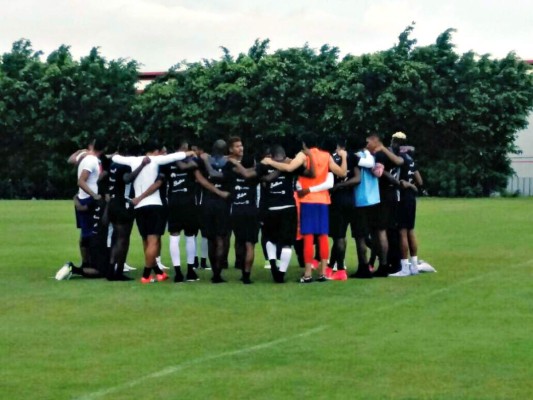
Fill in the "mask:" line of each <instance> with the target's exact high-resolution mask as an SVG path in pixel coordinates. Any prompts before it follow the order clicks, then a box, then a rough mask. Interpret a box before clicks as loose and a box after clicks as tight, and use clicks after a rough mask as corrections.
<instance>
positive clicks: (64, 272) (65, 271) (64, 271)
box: [56, 263, 72, 281]
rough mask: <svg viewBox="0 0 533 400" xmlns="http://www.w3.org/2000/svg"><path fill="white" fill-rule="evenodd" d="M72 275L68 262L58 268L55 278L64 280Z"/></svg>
mask: <svg viewBox="0 0 533 400" xmlns="http://www.w3.org/2000/svg"><path fill="white" fill-rule="evenodd" d="M71 276H72V267H71V266H70V263H65V265H63V266H62V267H61V268H59V271H57V273H56V280H58V281H64V280H69V279H70V277H71Z"/></svg>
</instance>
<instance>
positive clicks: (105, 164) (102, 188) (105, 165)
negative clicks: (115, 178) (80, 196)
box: [98, 154, 111, 196]
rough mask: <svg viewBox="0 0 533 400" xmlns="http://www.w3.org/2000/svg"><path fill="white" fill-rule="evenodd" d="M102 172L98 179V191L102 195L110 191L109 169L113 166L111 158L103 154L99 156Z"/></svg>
mask: <svg viewBox="0 0 533 400" xmlns="http://www.w3.org/2000/svg"><path fill="white" fill-rule="evenodd" d="M98 159H99V160H100V166H101V168H102V169H101V173H100V179H98V193H99V194H101V195H102V196H103V195H105V194H108V193H109V169H110V168H111V159H109V158H107V157H106V156H105V155H104V154H102V155H101V156H100V157H99V158H98Z"/></svg>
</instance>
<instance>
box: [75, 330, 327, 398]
mask: <svg viewBox="0 0 533 400" xmlns="http://www.w3.org/2000/svg"><path fill="white" fill-rule="evenodd" d="M326 328H327V326H326V325H321V326H317V327H316V328H313V329H309V330H307V331H304V332H302V333H299V334H297V335H293V336H288V337H285V338H281V339H277V340H273V341H271V342H265V343H260V344H257V345H255V346H250V347H245V348H243V349H239V350H232V351H225V352H223V353H218V354H213V355H210V356H205V357H199V358H194V359H192V360H189V361H185V362H183V363H181V364H176V365H171V366H168V367H166V368H163V369H162V370H159V371H157V372H153V373H151V374H148V375H144V376H141V377H139V378H137V379H134V380H131V381H129V382H126V383H123V384H121V385H117V386H113V387H110V388H107V389H102V390H98V391H96V392H93V393H89V394H86V395H84V396H81V397H78V398H77V400H93V399H98V398H101V397H104V396H107V395H109V394H111V393H115V392H118V391H121V390H124V389H129V388H132V387H134V386H137V385H140V384H141V383H143V382H144V381H147V380H152V379H154V378H162V377H164V376H167V375H171V374H174V373H176V372H178V371H181V370H183V369H185V368H187V367H190V366H193V365H198V364H202V363H204V362H207V361H211V360H216V359H219V358H227V357H232V356H236V355H239V354H244V353H251V352H254V351H258V350H263V349H266V348H269V347H273V346H276V345H278V344H281V343H286V342H290V341H292V340H295V339H299V338H302V337H305V336H310V335H313V334H315V333H317V332H321V331H323V330H324V329H326Z"/></svg>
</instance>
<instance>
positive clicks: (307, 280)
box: [300, 276, 313, 283]
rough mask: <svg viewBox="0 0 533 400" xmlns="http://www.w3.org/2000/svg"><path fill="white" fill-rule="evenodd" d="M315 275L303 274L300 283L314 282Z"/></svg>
mask: <svg viewBox="0 0 533 400" xmlns="http://www.w3.org/2000/svg"><path fill="white" fill-rule="evenodd" d="M312 282H313V277H312V276H302V277H301V278H300V283H312Z"/></svg>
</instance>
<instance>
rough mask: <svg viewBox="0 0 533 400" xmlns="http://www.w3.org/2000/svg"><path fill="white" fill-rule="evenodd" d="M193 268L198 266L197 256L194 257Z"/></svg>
mask: <svg viewBox="0 0 533 400" xmlns="http://www.w3.org/2000/svg"><path fill="white" fill-rule="evenodd" d="M193 266H194V268H198V257H194V264H193Z"/></svg>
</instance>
